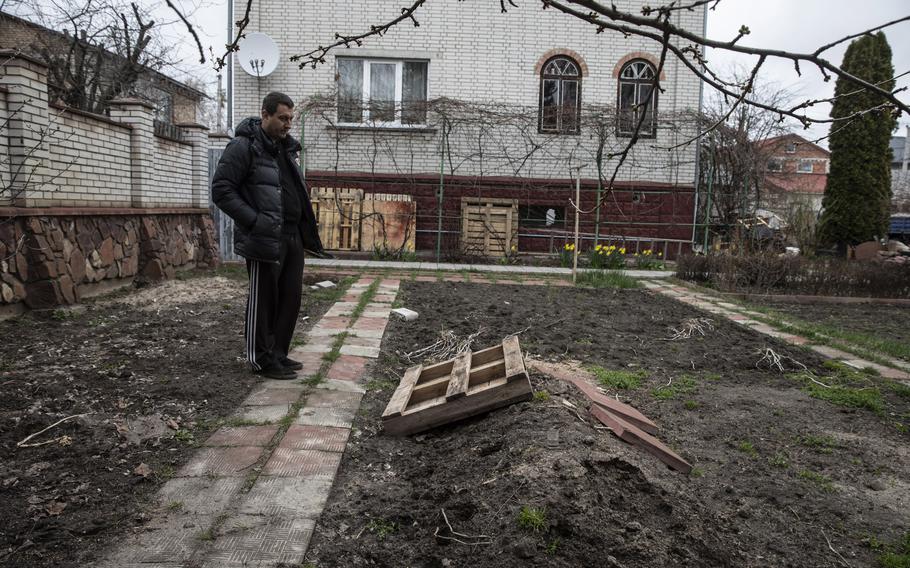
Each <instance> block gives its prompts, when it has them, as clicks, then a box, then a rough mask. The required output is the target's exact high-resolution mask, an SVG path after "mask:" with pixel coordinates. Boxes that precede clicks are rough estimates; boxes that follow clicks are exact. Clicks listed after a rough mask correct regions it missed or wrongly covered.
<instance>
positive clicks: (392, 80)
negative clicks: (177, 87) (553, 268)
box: [230, 0, 705, 255]
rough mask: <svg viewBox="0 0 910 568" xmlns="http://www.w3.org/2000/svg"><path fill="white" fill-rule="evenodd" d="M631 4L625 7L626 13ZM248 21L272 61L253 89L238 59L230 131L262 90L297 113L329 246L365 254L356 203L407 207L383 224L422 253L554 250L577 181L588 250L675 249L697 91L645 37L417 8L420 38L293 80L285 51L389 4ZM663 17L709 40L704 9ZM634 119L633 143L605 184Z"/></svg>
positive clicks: (474, 6) (687, 229)
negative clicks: (269, 48) (609, 245)
mask: <svg viewBox="0 0 910 568" xmlns="http://www.w3.org/2000/svg"><path fill="white" fill-rule="evenodd" d="M242 4H244V3H235V10H240V9H241V8H243V7H244V6H242ZM644 4H646V2H644V1H643V0H630V1H626V2H623V3H622V7H623V8H624V9H628V10H630V11H631V12H633V13H638V12H640V10H641V8H642V6H643V5H644ZM249 14H250V18H251V21H250V25H249V26H248V28H247V31H249V32H254V31H255V32H261V33H264V34H266V35H267V36H269V37H270V38H272V39H273V40H274V41H275V42H276V44H277V45H278V47H279V50H280V52H281V55H280V63H279V65H278V67H277V69H276V70H275V71H274V72H273V73H271V74H269V75H268V76H265V77H262V76H257V75H256V74H250V73H245V72H243V71H242V70H241V68H240V65H239V63H238V62H237V60H236V58H235V61H234V73H233V77H234V80H233V85H232V97H233V109H234V112H233V117H232V118H231V119H230V120H231V121H232V124H235V125H236V124H237V123H238V122H239V121H240V120H242V119H243V118H244V117H247V116H257V115H258V114H259V108H260V102H261V100H262V97H263V96H264V95H265V94H266V93H268V92H269V91H273V90H276V91H282V92H285V93H286V94H288V95H290V96H291V97H292V98H293V99H294V100H295V101H296V102H297V108H298V109H299V110H300V111H301V116H302V120H301V122H302V124H301V125H299V126H298V128H299V130H296V131H295V132H294V134H295V136H299V137H300V138H301V141H302V143H303V147H304V161H305V169H306V171H305V175H306V178H307V181H308V183H309V185H310V187H311V190H312V192H313V193H314V197H315V202H316V203H317V205H318V207H319V208H320V213H319V215H320V224H321V227H320V230H321V231H322V232H323V237H324V240H325V241H327V246H328V247H329V248H334V249H350V250H358V249H359V250H369V249H370V248H371V247H373V246H377V244H376V242H375V241H364V242H361V243H356V242H354V241H355V240H356V237H357V235H358V231H359V235H360V236H364V235H366V234H367V233H372V234H374V236H375V234H376V229H375V227H373V228H370V229H364V228H363V223H364V222H367V221H368V220H369V219H370V218H373V217H375V212H376V211H377V208H376V206H375V204H374V205H369V206H368V205H366V202H367V201H370V200H371V199H372V200H374V201H375V200H378V199H379V198H380V196H382V195H386V196H389V195H391V196H392V197H389V199H396V200H399V202H400V201H405V202H409V203H410V205H409V207H410V208H408V207H401V208H400V209H399V211H404V212H407V213H400V214H399V217H398V218H397V221H395V220H394V219H391V218H385V219H383V223H384V224H389V223H390V222H391V223H392V224H394V223H399V224H402V223H403V224H404V225H406V226H407V227H406V229H407V230H411V229H408V227H413V231H414V232H416V247H417V249H423V250H433V249H436V250H437V251H439V250H440V249H442V251H443V252H444V253H445V252H446V251H448V252H460V253H465V252H466V253H480V254H487V255H501V254H508V253H509V252H510V251H523V252H524V251H554V250H556V249H557V248H560V247H561V246H562V244H563V243H564V242H566V240H567V238H569V235H571V234H572V231H573V229H574V211H575V210H574V207H573V205H572V202H574V199H575V197H574V195H575V190H576V187H575V186H576V178H577V177H579V176H580V193H581V198H580V203H579V204H578V205H579V209H580V210H581V213H580V224H581V233H582V238H583V240H584V245H583V247H584V248H588V247H592V246H594V242H595V239H598V240H601V241H603V240H613V241H614V242H615V241H619V240H623V239H625V240H626V242H627V244H628V246H629V247H637V246H640V247H644V248H649V247H651V246H652V245H654V246H657V247H665V248H668V249H669V251H668V252H669V254H670V255H675V254H676V253H677V252H678V251H680V250H688V248H689V243H690V242H691V239H692V234H693V221H694V211H695V204H696V200H697V194H696V187H695V179H696V169H697V163H698V155H697V150H696V144H688V145H687V144H682V143H683V142H685V141H687V140H689V139H691V138H693V137H694V135H695V134H696V125H695V120H694V115H695V114H696V113H697V112H698V111H699V109H700V105H701V86H700V82H699V80H698V79H697V77H695V76H694V75H693V74H692V73H690V72H689V71H688V70H687V69H686V67H685V65H684V64H683V63H681V62H680V61H677V60H676V59H675V58H673V57H672V56H670V57H668V58H667V60H666V63H665V64H664V65H663V67H662V68H661V67H660V64H659V61H660V45H659V44H658V43H656V42H653V41H651V40H648V39H645V38H639V37H632V36H624V35H623V34H619V33H613V32H605V33H596V31H597V30H596V29H595V27H593V26H592V25H590V24H589V23H586V22H584V21H581V20H579V19H576V18H574V17H572V16H568V15H565V14H562V13H559V12H557V11H556V10H543V9H541V7H540V5H539V3H531V2H522V3H520V4H519V6H517V7H512V6H509V8H508V11H507V12H506V13H503V12H502V10H501V8H500V3H499V2H496V1H490V0H470V1H465V2H430V3H427V4H425V5H424V6H422V7H421V9H420V10H419V11H418V13H417V14H416V18H417V20H418V21H419V23H420V25H419V26H418V27H415V26H414V25H412V24H411V23H408V22H405V23H403V24H401V25H399V26H397V27H393V28H392V29H390V30H389V31H388V32H386V33H384V34H383V35H382V36H374V37H370V38H368V39H366V40H364V41H363V42H362V43H361V44H359V45H358V44H354V43H352V44H351V46H350V47H348V48H344V47H340V48H337V49H334V50H332V51H331V52H329V54H328V55H327V57H326V58H325V62H324V63H322V64H317V65H315V67H314V66H306V67H305V68H303V69H300V68H298V66H297V65H296V64H295V63H293V62H291V61H289V57H290V56H293V55H295V54H300V53H304V52H308V51H310V50H312V49H315V48H316V47H317V46H319V45H327V44H330V43H332V42H333V41H334V38H335V37H336V36H335V34H336V33H338V34H342V35H345V36H349V35H356V34H360V33H363V32H365V31H368V30H369V29H370V26H373V25H377V24H381V23H385V22H388V21H390V20H392V19H394V18H395V17H397V16H399V15H400V6H399V5H397V4H395V3H390V2H382V1H376V0H362V1H356V2H339V1H331V2H316V1H314V0H304V1H300V2H292V3H286V2H284V3H280V2H276V1H274V0H255V1H254V2H253V8H252V10H250V12H249ZM242 16H243V14H240V13H239V12H236V13H234V14H233V15H232V20H233V21H236V20H238V19H240V18H241V17H242ZM672 17H673V18H674V23H676V24H677V25H680V26H683V27H685V28H686V29H689V30H691V31H693V32H695V33H699V34H701V33H703V32H704V27H705V7H704V5H701V6H697V7H695V8H693V9H692V10H678V11H675V12H674V13H673V16H672ZM241 45H242V44H241ZM656 75H657V76H658V77H659V85H660V89H659V90H657V91H655V90H654V89H653V84H654V78H655V76H656ZM639 123H640V124H641V129H640V136H641V140H640V141H639V143H638V144H637V145H636V146H635V147H634V148H633V150H632V151H631V152H630V153H629V155H628V157H627V158H626V160H625V162H624V164H623V165H622V167H619V169H618V173H617V175H616V176H615V179H614V181H613V184H612V186H611V185H610V181H611V178H613V177H614V170H615V169H616V168H617V166H618V164H619V162H620V157H619V152H620V151H621V150H622V149H623V148H624V147H625V145H626V144H627V142H628V141H629V139H630V137H631V135H632V132H633V130H634V128H635V126H636V125H638V124H639ZM358 200H363V201H362V202H360V203H358ZM333 203H334V204H335V205H336V206H335V207H334V211H332V213H331V215H328V216H326V211H327V210H328V209H332V204H333ZM399 204H400V203H399ZM402 215H407V217H406V218H405V217H402ZM390 219H391V221H390ZM402 219H404V220H402ZM358 224H359V225H360V227H359V229H358ZM330 225H331V226H330ZM658 241H661V242H663V243H664V244H658ZM667 241H668V242H669V245H668V244H666V242H667Z"/></svg>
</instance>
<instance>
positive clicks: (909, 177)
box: [891, 126, 910, 213]
mask: <svg viewBox="0 0 910 568" xmlns="http://www.w3.org/2000/svg"><path fill="white" fill-rule="evenodd" d="M907 134H908V135H907V136H892V137H891V206H892V207H891V208H892V210H893V211H895V212H902V213H910V145H908V144H907V140H908V139H910V126H908V127H907Z"/></svg>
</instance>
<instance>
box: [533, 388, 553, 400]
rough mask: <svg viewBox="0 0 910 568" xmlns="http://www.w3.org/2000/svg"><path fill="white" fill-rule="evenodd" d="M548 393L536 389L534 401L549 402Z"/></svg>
mask: <svg viewBox="0 0 910 568" xmlns="http://www.w3.org/2000/svg"><path fill="white" fill-rule="evenodd" d="M549 401H550V393H549V392H547V391H545V390H540V391H536V392H535V393H534V402H549Z"/></svg>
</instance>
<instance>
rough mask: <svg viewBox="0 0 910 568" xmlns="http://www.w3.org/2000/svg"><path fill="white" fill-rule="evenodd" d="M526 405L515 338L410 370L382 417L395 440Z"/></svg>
mask: <svg viewBox="0 0 910 568" xmlns="http://www.w3.org/2000/svg"><path fill="white" fill-rule="evenodd" d="M530 399H531V381H530V379H529V378H528V372H527V370H526V369H525V366H524V359H523V357H522V355H521V347H520V345H519V344H518V338H517V337H516V336H511V337H508V338H506V339H505V340H504V341H503V342H502V343H501V344H500V345H495V346H493V347H490V348H489V349H483V350H481V351H477V352H475V353H471V352H466V353H462V354H461V355H459V356H457V357H455V358H454V359H450V360H448V361H444V362H442V363H438V364H436V365H431V366H428V367H421V366H419V365H418V366H416V367H411V368H409V369H408V370H407V371H406V372H405V374H404V377H403V378H402V379H401V383H400V384H399V385H398V388H397V389H395V392H394V394H392V398H391V400H390V401H389V404H388V406H386V409H385V412H383V413H382V421H383V428H384V429H385V431H386V432H388V433H390V434H396V435H407V434H414V433H417V432H422V431H424V430H429V429H430V428H435V427H436V426H441V425H443V424H448V423H450V422H455V421H458V420H462V419H464V418H468V417H470V416H475V415H477V414H481V413H484V412H488V411H490V410H493V409H496V408H500V407H502V406H506V405H509V404H513V403H515V402H520V401H523V400H530Z"/></svg>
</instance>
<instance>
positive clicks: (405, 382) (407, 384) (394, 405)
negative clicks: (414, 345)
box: [382, 365, 423, 418]
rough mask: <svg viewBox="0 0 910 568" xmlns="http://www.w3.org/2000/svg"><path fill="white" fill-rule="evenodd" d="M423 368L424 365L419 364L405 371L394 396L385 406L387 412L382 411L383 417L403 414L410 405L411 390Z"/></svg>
mask: <svg viewBox="0 0 910 568" xmlns="http://www.w3.org/2000/svg"><path fill="white" fill-rule="evenodd" d="M422 370H423V366H422V365H417V366H416V367H411V368H410V369H408V370H407V371H405V372H404V377H402V378H401V382H400V383H398V388H397V389H395V392H394V393H392V398H391V399H390V400H389V404H388V405H386V407H385V412H383V413H382V417H383V418H387V417H392V416H401V413H402V412H404V409H405V408H407V406H408V399H410V398H411V390H412V389H413V388H414V385H415V384H417V379H418V378H419V377H420V371H422Z"/></svg>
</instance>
